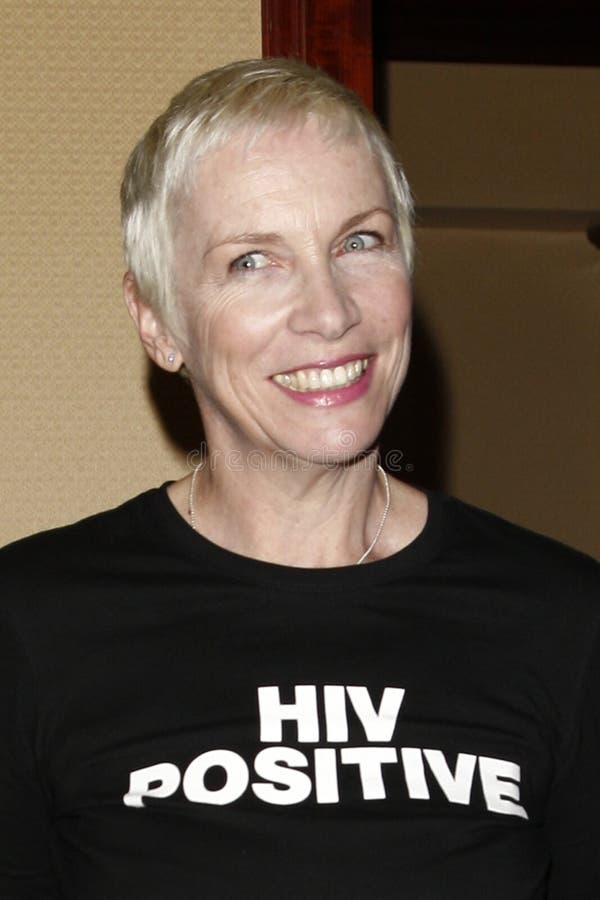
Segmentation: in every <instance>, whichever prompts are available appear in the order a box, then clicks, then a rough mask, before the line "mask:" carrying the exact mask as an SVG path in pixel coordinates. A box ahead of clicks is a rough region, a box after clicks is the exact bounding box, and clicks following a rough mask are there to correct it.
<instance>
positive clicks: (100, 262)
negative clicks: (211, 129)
mask: <svg viewBox="0 0 600 900" xmlns="http://www.w3.org/2000/svg"><path fill="white" fill-rule="evenodd" d="M0 42H1V43H0V49H1V53H0V91H1V103H2V136H1V139H0V140H1V144H0V146H1V155H2V171H3V184H2V196H1V198H0V230H1V233H2V251H1V257H2V259H1V263H0V278H1V281H0V303H1V305H2V335H1V338H0V340H1V347H0V360H1V362H0V365H1V367H2V370H1V371H2V384H3V388H2V407H1V415H2V426H3V427H2V438H1V440H2V445H1V446H2V462H3V465H2V476H1V479H2V484H1V492H2V511H3V516H2V525H1V527H0V543H3V542H5V541H8V540H10V539H12V538H16V537H18V536H21V535H23V534H25V533H28V532H31V531H34V530H38V529H40V528H45V527H49V526H52V525H56V524H60V523H63V522H67V521H71V520H73V519H76V518H78V517H80V516H83V515H86V514H88V513H91V512H93V511H95V510H98V509H100V508H103V507H107V506H110V505H112V504H115V503H118V502H120V501H121V500H123V499H125V498H127V497H128V496H131V495H133V494H134V493H136V492H138V491H141V490H144V489H145V488H147V487H149V486H153V485H155V484H157V483H160V482H161V481H164V480H166V479H168V478H170V477H176V476H177V475H178V473H180V472H181V471H182V470H183V469H184V468H185V466H186V457H185V452H184V451H183V450H182V449H181V448H179V447H176V446H175V445H174V444H173V443H172V441H171V440H170V438H169V437H168V436H167V434H166V432H165V430H164V428H163V426H162V425H161V423H160V421H159V419H158V418H157V416H156V413H155V408H154V405H153V403H152V401H151V399H150V396H149V392H148V388H147V381H148V377H147V376H148V370H147V366H146V362H145V358H144V356H143V354H142V352H141V350H140V348H139V346H138V342H137V337H136V336H135V335H134V332H133V328H132V326H130V324H129V322H128V320H127V317H126V314H125V312H124V309H123V307H122V303H121V276H122V269H123V266H122V259H121V248H120V234H119V210H118V188H119V181H120V174H121V171H122V168H123V165H124V163H125V160H126V158H127V155H128V153H129V151H130V150H131V148H132V147H133V144H134V142H135V141H136V140H137V138H138V137H139V136H140V134H141V133H142V131H143V130H144V129H145V127H146V126H147V125H148V124H149V122H150V121H151V119H152V118H153V117H154V116H155V115H156V114H158V112H160V111H161V110H162V108H163V107H164V105H165V104H166V103H167V101H168V100H169V98H170V97H171V95H172V94H173V93H174V92H175V91H176V90H177V89H178V88H179V87H181V86H182V85H183V84H184V83H185V82H186V81H187V80H189V79H190V78H191V77H193V76H194V75H195V74H197V73H198V72H200V71H202V70H205V69H208V68H210V67H212V66H215V65H219V64H222V63H224V62H227V61H230V60H232V59H236V58H244V57H250V56H260V54H261V29H260V0H220V2H219V3H215V2H214V0H197V2H190V0H185V2H181V0H170V2H168V3H167V2H164V0H143V2H142V0H137V2H136V0H102V2H96V0H83V2H73V0H62V2H51V0H38V2H35V3H24V2H22V0H4V2H3V3H2V31H1V37H0ZM190 449H191V448H190Z"/></svg>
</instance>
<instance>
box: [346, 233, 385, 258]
mask: <svg viewBox="0 0 600 900" xmlns="http://www.w3.org/2000/svg"><path fill="white" fill-rule="evenodd" d="M380 244H381V237H380V236H379V235H378V234H375V233H374V232H372V231H357V232H355V233H354V234H350V235H348V237H347V238H346V239H345V240H344V243H343V244H342V247H343V250H344V253H355V252H356V251H357V250H371V249H372V248H373V247H377V246H379V245H380Z"/></svg>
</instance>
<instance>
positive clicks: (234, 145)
mask: <svg viewBox="0 0 600 900" xmlns="http://www.w3.org/2000/svg"><path fill="white" fill-rule="evenodd" d="M175 260H176V278H177V289H178V298H179V303H180V309H181V319H182V322H183V329H182V337H181V339H180V340H179V349H180V350H181V353H182V356H183V359H184V361H185V365H186V367H187V370H188V372H189V375H190V378H191V382H192V386H193V388H194V392H195V394H196V398H197V402H198V405H199V407H200V411H201V414H202V419H203V423H204V428H205V432H206V436H207V440H208V445H209V447H210V449H211V451H213V452H214V451H219V452H221V453H225V454H227V453H230V452H231V451H233V452H235V453H241V454H242V456H243V454H248V453H250V452H252V451H259V453H266V454H271V453H273V452H274V451H281V452H283V453H285V454H288V453H291V454H293V455H294V456H296V457H299V458H300V459H302V460H308V461H313V462H322V461H323V460H340V461H341V460H344V459H348V458H349V457H350V458H351V457H352V456H354V455H355V454H357V453H360V452H362V451H364V450H366V449H368V448H369V447H370V446H372V444H373V443H374V442H375V441H376V439H377V435H378V433H379V431H380V429H381V426H382V424H383V421H384V419H385V416H386V414H387V413H388V411H389V409H390V407H391V405H392V404H393V402H394V399H395V397H396V395H397V393H398V391H399V389H400V386H401V384H402V381H403V380H404V376H405V373H406V368H407V364H408V358H409V346H410V306H411V302H410V289H409V282H408V277H407V273H406V268H405V264H404V260H403V255H402V251H401V248H400V246H399V243H398V239H397V236H396V231H395V228H394V223H393V220H392V217H391V214H390V203H389V200H388V197H387V192H386V189H385V184H384V181H383V178H382V176H381V173H380V171H379V168H378V166H377V164H376V163H375V162H374V161H373V159H372V158H371V155H370V153H369V151H368V149H367V147H366V146H365V145H364V144H363V143H362V142H358V141H357V142H354V141H344V142H341V143H340V142H339V141H338V142H332V141H329V140H327V139H325V138H324V137H323V136H322V134H321V132H320V130H319V127H318V125H317V123H316V122H310V121H309V122H308V123H306V124H305V125H304V126H302V127H301V128H300V127H294V128H288V129H277V130H270V131H267V132H266V133H265V134H264V135H262V136H261V138H260V139H259V140H258V141H255V142H254V143H251V142H249V141H248V140H247V139H246V137H245V136H244V135H239V136H238V137H237V138H236V139H234V140H232V141H230V142H229V143H228V144H227V145H226V146H225V147H224V148H222V149H219V150H217V151H215V152H214V153H213V154H212V155H210V156H209V157H208V158H206V159H205V160H203V162H202V163H201V166H200V170H199V174H198V178H197V180H196V182H195V185H194V191H193V194H192V196H191V198H190V200H189V201H188V202H187V203H186V205H185V206H184V208H183V209H182V210H181V216H180V220H179V225H178V233H177V239H176V257H175Z"/></svg>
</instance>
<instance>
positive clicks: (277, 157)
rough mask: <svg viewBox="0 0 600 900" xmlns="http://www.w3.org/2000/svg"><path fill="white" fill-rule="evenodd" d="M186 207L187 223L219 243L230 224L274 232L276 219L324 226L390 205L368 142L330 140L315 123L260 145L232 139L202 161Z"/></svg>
mask: <svg viewBox="0 0 600 900" xmlns="http://www.w3.org/2000/svg"><path fill="white" fill-rule="evenodd" d="M186 206H187V215H185V219H187V222H186V223H185V224H186V225H188V226H191V227H193V228H194V229H199V230H200V231H202V232H204V234H205V236H206V237H207V238H208V239H209V240H210V242H214V241H218V240H219V239H220V238H221V236H222V235H223V234H227V233H229V232H230V231H231V228H232V226H234V227H237V228H238V229H239V231H240V233H241V232H244V231H253V230H257V229H262V228H263V227H264V228H266V229H267V230H272V227H273V223H272V220H277V219H280V220H281V221H282V223H287V224H288V225H289V226H290V227H292V225H293V223H298V224H305V225H310V224H311V223H312V224H315V222H316V223H317V224H326V223H327V222H328V220H329V219H330V218H331V219H332V220H335V219H336V218H340V219H343V218H345V217H351V216H353V215H356V214H357V213H358V212H360V211H361V210H362V209H368V208H372V207H374V206H383V207H389V202H388V198H387V192H386V188H385V184H384V179H383V177H382V174H381V169H380V166H379V163H378V161H376V160H375V159H374V157H373V155H372V153H371V150H370V148H369V146H368V145H367V143H366V141H365V140H364V139H363V138H362V137H357V138H346V137H343V138H340V137H338V138H335V137H328V136H326V135H324V134H323V132H322V130H321V128H320V127H319V124H318V122H317V121H315V120H312V121H311V120H309V121H307V122H305V123H304V124H302V125H299V126H288V127H278V128H271V129H267V130H266V131H265V132H264V133H263V134H261V135H260V137H258V138H255V139H253V138H252V137H251V136H249V135H248V134H247V133H243V132H242V133H240V134H238V135H236V136H234V138H233V139H232V140H231V141H229V142H228V144H227V145H226V146H224V147H221V148H219V149H217V150H215V151H213V152H212V153H210V154H209V155H208V156H207V157H205V158H204V159H203V160H202V162H201V163H200V165H199V168H198V171H197V175H196V178H195V179H194V183H193V187H192V191H191V196H190V202H189V204H186ZM275 224H277V222H276V223H275Z"/></svg>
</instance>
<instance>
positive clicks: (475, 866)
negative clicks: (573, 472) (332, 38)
mask: <svg viewBox="0 0 600 900" xmlns="http://www.w3.org/2000/svg"><path fill="white" fill-rule="evenodd" d="M122 206H123V227H124V235H125V256H126V262H127V273H126V275H125V278H124V294H125V300H126V303H127V306H128V309H129V312H130V314H131V317H132V319H133V322H134V324H135V326H136V328H137V330H138V332H139V335H140V338H141V341H142V343H143V345H144V346H145V348H146V350H147V352H148V354H149V355H150V357H151V359H152V360H153V361H154V362H155V363H156V364H157V365H158V366H160V367H162V368H163V369H165V370H167V371H169V372H173V373H175V372H178V371H184V372H185V374H186V377H187V378H188V379H189V381H190V383H191V387H192V389H193V392H194V396H195V398H196V402H197V405H198V409H199V410H200V413H201V416H202V421H203V425H204V430H205V434H206V439H207V455H206V459H205V460H203V462H201V464H200V465H199V466H198V467H197V468H196V469H195V470H194V472H193V473H190V474H189V475H188V476H187V477H186V478H183V479H181V480H180V481H178V482H172V483H169V484H167V485H164V486H163V487H162V488H160V489H157V490H152V491H148V492H147V493H145V494H143V495H141V496H140V497H137V498H135V499H133V500H131V501H129V502H128V503H125V504H124V505H123V506H122V507H119V508H118V509H116V510H111V511H109V512H106V513H102V514H100V515H98V516H95V517H93V518H91V519H88V520H85V521H83V522H80V523H78V524H76V525H74V526H70V527H68V528H65V529H60V530H57V531H54V532H48V533H45V534H41V535H37V536H34V537H32V538H30V539H27V540H25V541H21V542H19V543H17V544H15V545H13V546H11V547H9V548H6V549H5V550H4V551H3V554H2V585H1V596H2V607H1V610H0V612H1V619H0V628H1V630H0V640H1V641H2V645H1V647H0V661H1V662H0V665H1V666H2V669H3V670H2V677H1V678H0V703H1V704H2V706H1V707H0V708H1V709H2V713H3V717H4V718H3V720H4V724H5V728H4V731H3V737H2V741H0V829H1V837H2V841H1V843H0V847H1V849H0V893H1V894H2V896H3V897H4V896H6V897H10V898H14V900H17V898H20V900H25V898H28V900H32V898H39V900H42V898H45V900H47V898H68V900H106V898H107V897H110V898H111V900H121V898H122V900H125V898H127V900H137V898H140V900H142V898H143V900H152V898H165V900H166V898H167V897H168V898H171V897H177V898H187V897H196V896H203V897H207V898H210V900H221V898H222V900H226V898H227V900H230V898H232V897H236V898H237V897H240V898H242V897H243V898H244V900H254V898H256V900H258V898H260V900H281V898H284V897H294V898H308V897H318V898H320V900H330V898H331V900H341V898H344V900H352V898H355V900H366V898H368V897H376V898H378V900H391V898H392V897H394V898H395V897H397V896H398V893H399V892H400V893H401V894H402V896H403V897H405V898H407V900H425V898H428V897H431V898H433V897H435V898H436V900H437V898H444V900H475V898H477V900H479V898H480V897H481V896H485V897H486V900H488V898H491V900H507V898H510V900H542V898H552V900H560V898H566V897H569V898H576V897H578V898H586V900H591V898H592V897H594V896H598V893H597V892H598V871H597V864H598V858H597V846H598V840H599V829H598V812H597V811H598V809H599V808H600V792H599V789H598V785H599V779H598V778H597V776H596V774H595V765H596V759H597V755H598V752H599V751H600V747H599V732H600V724H599V717H598V689H599V685H600V656H599V653H598V631H599V628H600V610H599V609H598V603H597V599H594V594H595V592H596V590H597V583H598V579H597V568H596V566H595V565H594V563H593V562H592V561H591V560H587V559H585V558H583V557H581V556H579V555H577V554H575V553H574V552H573V551H570V550H568V549H567V548H564V547H559V546H558V545H556V544H553V543H551V542H549V541H548V540H546V539H543V538H539V537H537V536H535V535H532V534H529V533H526V532H524V531H522V530H520V529H518V528H516V527H515V526H512V525H509V524H508V523H506V522H502V521H500V520H498V519H495V518H494V517H492V516H491V515H489V514H486V513H484V512H482V511H480V510H476V509H473V508H472V507H468V506H466V505H464V504H462V503H460V502H459V501H456V500H450V499H446V498H442V497H439V496H437V495H435V494H431V493H429V494H426V493H423V492H421V491H418V490H416V489H415V488H412V487H409V486H407V485H405V484H403V483H401V482H400V481H398V480H396V479H390V478H389V477H388V475H387V474H386V472H385V471H384V469H383V468H382V466H381V465H380V464H379V460H378V455H377V441H378V436H379V433H380V430H381V428H382V425H383V423H384V421H385V418H386V416H387V414H388V413H389V411H390V409H391V407H392V405H393V403H394V401H395V399H396V397H397V395H398V392H399V391H400V389H401V387H402V384H403V381H404V378H405V375H406V371H407V366H408V360H409V354H410V322H411V293H410V280H409V272H410V263H411V255H412V239H411V232H410V217H411V206H410V196H409V192H408V188H407V186H406V182H405V179H404V176H403V174H402V171H401V169H400V168H399V166H397V164H396V163H395V162H394V159H393V156H392V154H391V151H390V148H389V146H388V144H387V141H386V138H385V136H384V134H383V133H382V131H381V128H380V126H379V125H378V124H377V122H376V121H375V119H373V118H372V116H371V115H370V113H369V112H368V111H367V110H366V109H364V107H363V106H362V105H361V104H360V102H359V101H358V100H357V98H356V97H354V95H352V94H351V93H350V92H349V91H347V90H346V89H344V88H343V87H341V86H340V85H338V84H336V83H335V82H333V81H332V80H331V79H329V78H328V77H327V76H325V75H324V74H323V73H321V72H318V71H316V70H313V69H310V68H308V67H307V66H304V65H303V64H301V63H299V62H296V61H291V60H250V61H245V62H241V63H235V64H233V65H230V66H226V67H224V68H222V69H218V70H215V71H212V72H209V73H207V74H205V75H202V76H200V77H199V78H197V79H195V80H194V81H193V82H191V83H190V84H189V85H188V86H187V87H186V88H184V90H183V91H182V92H181V93H180V94H178V95H177V96H176V97H175V98H174V99H173V101H172V102H171V105H170V106H169V108H168V109H167V110H166V111H165V113H163V115H161V116H160V117H159V118H158V119H157V120H156V122H155V123H154V124H153V125H152V126H151V127H150V129H149V131H148V132H147V134H146V135H145V136H144V137H143V138H142V140H141V141H140V143H139V144H138V145H137V147H136V148H135V150H134V151H133V153H132V155H131V157H130V159H129V161H128V163H127V166H126V170H125V175H124V180H123V187H122ZM363 563H365V565H363ZM482 835H485V840H482ZM157 848H160V852H157Z"/></svg>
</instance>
